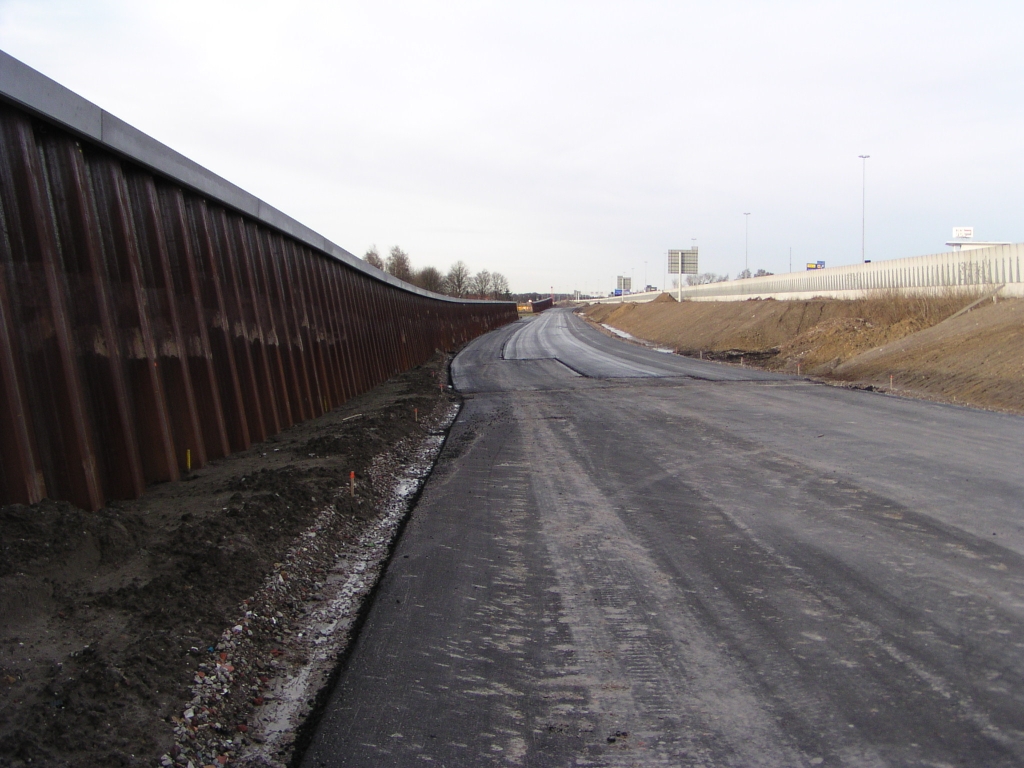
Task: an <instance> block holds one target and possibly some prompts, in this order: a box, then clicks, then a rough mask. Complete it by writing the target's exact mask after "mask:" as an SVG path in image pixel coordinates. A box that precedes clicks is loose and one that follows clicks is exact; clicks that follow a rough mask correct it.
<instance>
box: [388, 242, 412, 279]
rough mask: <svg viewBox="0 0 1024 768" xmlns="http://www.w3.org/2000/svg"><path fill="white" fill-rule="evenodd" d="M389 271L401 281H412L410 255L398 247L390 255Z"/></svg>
mask: <svg viewBox="0 0 1024 768" xmlns="http://www.w3.org/2000/svg"><path fill="white" fill-rule="evenodd" d="M387 271H388V274H389V275H394V276H395V277H397V278H398V279H399V280H405V282H407V283H408V282H411V281H412V265H411V264H410V262H409V254H408V253H406V252H405V251H403V250H402V249H401V248H399V247H398V246H397V245H396V246H395V247H394V248H392V249H391V253H389V254H388V262H387Z"/></svg>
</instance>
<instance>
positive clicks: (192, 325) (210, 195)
mask: <svg viewBox="0 0 1024 768" xmlns="http://www.w3.org/2000/svg"><path fill="white" fill-rule="evenodd" d="M517 317H518V314H517V311H516V305H515V303H514V302H480V301H460V300H455V299H451V298H450V297H447V296H439V295H436V294H432V293H429V292H427V291H423V290H421V289H419V288H416V287H414V286H411V285H408V284H406V283H403V282H401V281H399V280H396V279H395V278H393V277H392V276H390V275H386V274H384V273H382V272H380V271H379V270H376V269H374V268H373V267H370V266H369V265H368V264H366V263H365V262H363V261H362V260H361V259H358V258H356V257H354V256H353V255H352V254H350V253H348V252H347V251H344V250H343V249H340V248H338V247H337V246H335V245H333V244H331V243H330V242H329V241H327V240H326V239H325V238H323V237H322V236H319V235H317V234H316V233H315V232H313V231H312V230H310V229H308V228H307V227H304V226H303V225H301V224H299V223H298V222H296V221H294V220H293V219H290V218H289V217H287V216H285V215H284V214H282V213H280V212H279V211H276V210H275V209H273V208H271V207H270V206H267V205H265V204H264V203H262V201H260V200H258V199H256V198H254V197H252V196H251V195H248V194H247V193H245V192H243V191H242V190H239V189H238V188H237V187H234V186H233V185H231V184H230V183H228V182H226V181H224V180H223V179H220V178H219V177H217V176H216V175H215V174H212V173H210V172H209V171H207V170H206V169H204V168H202V167H200V166H198V165H196V164H195V163H192V162H191V161H189V160H187V159H186V158H183V157H181V156H180V155H178V154H177V153H174V152H173V151H172V150H170V149H168V148H166V147H164V146H163V145H161V144H159V143H158V142H156V141H154V140H153V139H151V138H150V137H148V136H145V135H144V134H141V133H140V132H138V131H136V130H135V129H134V128H131V127H130V126H128V125H126V124H124V123H123V122H121V121H118V120H116V118H113V117H112V116H110V115H108V114H107V113H104V112H102V111H101V110H99V109H98V108H97V107H95V106H94V105H92V104H90V103H89V102H86V101H85V100H84V99H82V98H81V97H79V96H76V95H75V94H72V93H71V92H70V91H67V90H66V89H64V88H62V87H61V86H59V85H57V84H56V83H54V82H53V81H51V80H48V79H47V78H45V77H43V76H42V75H40V74H39V73H38V72H35V71H34V70H31V69H29V68H28V67H25V66H24V65H23V64H21V63H20V62H17V61H15V60H14V59H12V58H10V57H9V56H6V54H3V55H0V504H8V503H15V502H20V503H35V502H37V501H40V500H41V499H43V498H45V497H49V498H53V499H64V500H67V501H70V502H72V503H74V504H76V505H78V506H79V507H82V508H84V509H96V508H98V507H100V506H102V505H103V504H105V503H106V501H108V500H109V499H117V498H133V497H136V496H138V495H140V494H141V493H142V492H143V490H144V489H145V487H146V485H147V484H149V483H154V482H161V481H167V480H174V479H177V478H178V477H180V475H181V473H182V472H183V471H185V470H186V469H187V468H188V467H190V466H191V467H192V468H193V469H195V468H199V467H202V466H203V465H204V464H205V463H206V462H207V461H209V460H211V459H215V458H219V457H221V456H224V455H226V454H228V453H231V452H233V451H239V450H244V449H246V448H248V447H249V446H250V445H251V444H252V443H254V442H258V441H261V440H264V439H265V438H266V437H268V436H270V435H272V434H275V433H277V432H279V431H281V430H282V429H285V428H287V427H288V426H290V425H292V424H295V423H297V422H300V421H303V420H306V419H309V418H313V417H316V416H319V415H321V414H323V413H324V412H326V411H328V410H330V409H332V408H334V407H335V406H337V405H339V404H340V403H342V402H344V401H345V400H347V399H349V398H351V397H353V396H355V395H357V394H359V393H361V392H364V391H366V390H368V389H370V388H372V387H374V386H376V385H377V384H379V383H381V382H383V381H385V380H386V379H388V378H389V377H391V376H393V375H395V374H397V373H400V372H401V371H404V370H407V369H409V368H411V367H413V366H415V365H418V364H420V363H422V362H424V361H425V360H426V359H428V358H429V357H430V356H431V355H432V354H433V353H434V351H435V350H436V349H453V348H455V347H456V346H458V345H460V344H462V343H464V342H466V341H468V340H469V339H471V338H473V337H475V336H477V335H479V334H481V333H485V332H486V331H489V330H491V329H493V328H496V327H499V326H501V325H504V324H505V323H508V322H512V321H515V320H516V319H517Z"/></svg>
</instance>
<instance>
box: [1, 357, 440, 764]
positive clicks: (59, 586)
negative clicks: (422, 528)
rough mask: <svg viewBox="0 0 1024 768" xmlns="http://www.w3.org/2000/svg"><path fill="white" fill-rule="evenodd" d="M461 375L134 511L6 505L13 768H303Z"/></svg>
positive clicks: (307, 427) (245, 456)
mask: <svg viewBox="0 0 1024 768" xmlns="http://www.w3.org/2000/svg"><path fill="white" fill-rule="evenodd" d="M447 362H448V361H447V359H446V358H445V357H444V356H442V355H441V354H440V353H439V354H438V355H437V356H436V357H435V358H434V359H433V360H432V361H431V362H430V363H429V364H427V365H425V366H423V367H421V368H417V369H414V370H412V371H409V372H407V373H405V374H402V375H400V376H398V377H395V378H393V379H391V380H390V381H388V382H386V383H385V384H383V385H381V386H379V387H377V388H376V389H374V390H372V391H371V392H368V393H366V394H364V395H361V396H359V397H356V398H354V399H352V400H350V401H349V402H348V403H346V404H345V405H344V406H342V407H340V408H338V409H336V410H335V411H333V412H331V413H329V414H326V415H325V416H323V417H321V418H319V419H314V420H312V421H308V422H306V423H304V424H300V425H297V426H295V427H292V428H291V429H289V430H287V431H285V432H283V433H281V434H279V435H277V436H275V437H272V438H270V439H269V440H268V441H267V442H265V443H262V444H258V445H254V446H253V447H252V448H251V449H250V450H248V451H245V452H243V453H239V454H235V455H233V456H229V457H227V458H225V459H223V460H220V461H216V462H212V463H210V464H209V465H207V466H206V467H203V468H202V469H200V470H198V471H196V472H194V473H192V474H191V475H190V476H188V477H187V478H185V479H184V480H182V481H180V482H176V483H165V484H162V485H157V486H154V487H152V488H150V489H149V490H148V491H147V493H146V494H145V495H144V496H143V497H142V498H141V499H138V500H135V501H124V502H115V503H112V504H110V505H109V506H108V507H107V508H105V509H102V510H100V511H98V512H95V513H92V512H83V511H82V510H79V509H76V508H75V507H73V506H71V505H70V504H67V503H65V502H50V501H46V502H43V503H41V504H37V505H33V506H23V505H11V506H7V507H0V690H2V692H3V695H2V696H0V765H3V766H5V767H6V766H14V767H17V768H22V767H24V768H28V767H29V766H31V768H37V767H38V766H75V767H76V768H99V766H103V768H110V767H111V766H147V767H150V768H151V767H152V766H156V765H161V764H163V765H167V766H180V768H187V766H189V765H192V766H195V768H200V766H206V765H212V766H220V765H223V764H225V763H235V762H238V761H240V760H241V761H242V762H247V761H248V762H252V760H250V758H253V757H255V758H257V759H256V760H255V764H259V765H275V764H280V763H287V762H289V760H290V759H291V757H292V756H293V754H294V748H295V744H294V732H293V731H294V726H295V724H296V723H299V722H301V719H302V717H303V716H305V715H306V714H308V712H309V711H310V705H311V701H310V700H311V699H315V698H316V696H317V686H318V685H320V686H322V685H323V684H324V683H325V682H326V679H327V678H328V677H329V675H330V668H331V667H332V666H333V665H334V664H335V663H336V659H337V654H338V653H339V652H341V651H342V650H343V649H344V646H345V642H347V638H348V633H349V631H350V630H353V629H354V624H355V621H356V619H357V618H358V611H359V608H360V605H361V603H362V600H363V598H365V597H366V596H367V595H368V594H370V592H371V590H372V588H373V584H374V580H375V578H376V576H377V575H378V573H379V571H380V569H381V568H382V567H383V563H384V559H385V558H386V556H387V552H388V551H389V549H388V548H389V545H390V537H391V536H393V535H394V532H395V530H397V528H396V525H397V524H398V523H399V522H400V521H399V520H396V511H395V504H394V503H393V501H394V486H395V481H404V482H405V486H407V485H409V482H408V477H409V475H410V470H411V467H412V465H415V464H417V463H419V464H422V463H423V461H424V458H423V456H424V453H423V450H422V446H424V445H426V444H431V445H435V446H438V447H439V446H440V441H441V439H442V438H441V436H440V435H441V434H443V430H444V429H446V428H447V425H448V423H449V421H450V419H451V417H452V415H453V413H454V409H455V408H456V407H457V406H456V404H455V403H456V400H455V395H453V394H451V393H450V392H449V391H448V390H447V387H446V385H447V376H448V374H447ZM414 409H418V419H417V418H416V412H415V411H414ZM353 471H354V472H355V473H356V486H355V494H354V495H353V494H352V493H351V492H350V484H349V473H350V472H353ZM417 471H419V472H420V473H421V475H420V476H422V472H425V471H426V468H425V467H421V468H420V469H419V470H417ZM413 485H415V484H414V483H413ZM403 487H404V486H403ZM406 492H408V491H406ZM325 627H326V629H325ZM328 629H329V630H330V632H329V633H328V632H327V630H328ZM325 653H327V654H328V655H330V654H331V653H333V656H332V657H331V658H326V657H325V658H326V662H327V663H326V665H322V666H321V668H319V669H314V670H313V673H314V674H313V677H314V678H315V679H313V680H312V681H308V680H307V678H308V677H309V676H310V667H309V665H310V664H311V661H313V660H315V658H316V657H317V656H318V655H319V656H324V654H325ZM297 679H298V680H299V682H301V683H303V684H302V685H300V686H298V687H297V686H296V684H295V681H296V680H297ZM303 681H306V682H303ZM289 691H290V692H291V693H290V694H289ZM289 695H291V697H292V698H293V699H295V700H294V701H289V700H288V696H289ZM268 710H273V712H272V713H271V714H270V716H267V715H266V714H264V713H266V712H267V711H268Z"/></svg>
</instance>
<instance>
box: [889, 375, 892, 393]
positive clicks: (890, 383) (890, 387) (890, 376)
mask: <svg viewBox="0 0 1024 768" xmlns="http://www.w3.org/2000/svg"><path fill="white" fill-rule="evenodd" d="M889 389H892V374H891V373H890V374H889Z"/></svg>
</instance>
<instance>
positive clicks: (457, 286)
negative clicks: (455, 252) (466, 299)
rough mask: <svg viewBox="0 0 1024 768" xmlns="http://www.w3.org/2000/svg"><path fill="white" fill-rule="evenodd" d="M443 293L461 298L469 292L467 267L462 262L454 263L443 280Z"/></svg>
mask: <svg viewBox="0 0 1024 768" xmlns="http://www.w3.org/2000/svg"><path fill="white" fill-rule="evenodd" d="M444 284H445V293H447V294H448V295H449V296H455V297H457V298H462V297H463V296H465V295H466V293H467V291H468V290H469V267H468V266H466V262H464V261H461V260H460V261H456V262H455V263H454V264H452V266H451V267H450V268H449V270H448V274H447V275H445V278H444Z"/></svg>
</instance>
